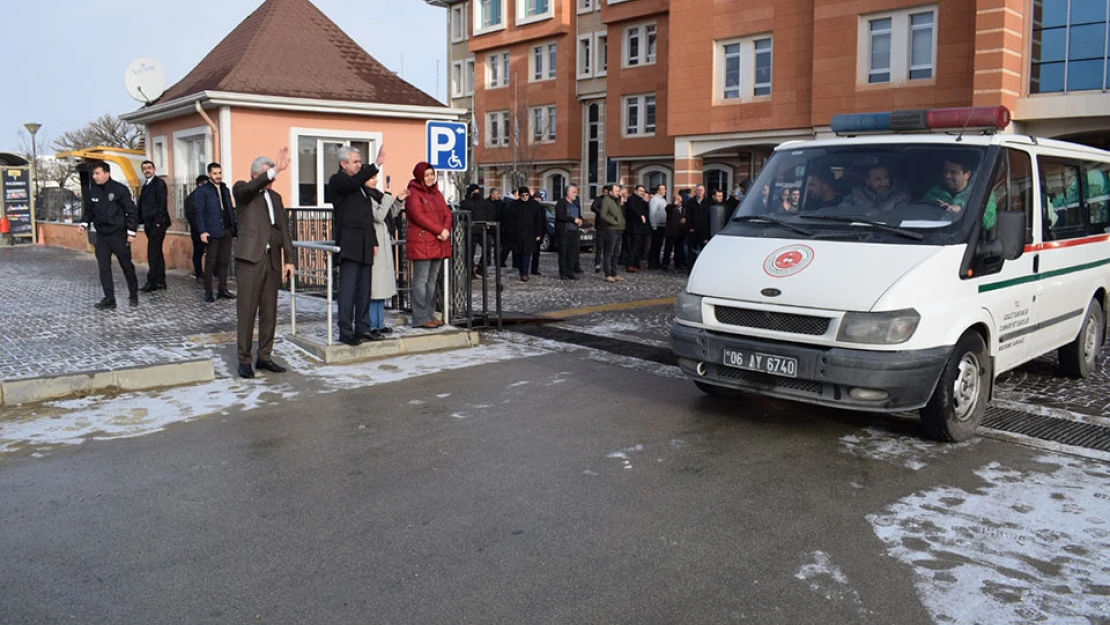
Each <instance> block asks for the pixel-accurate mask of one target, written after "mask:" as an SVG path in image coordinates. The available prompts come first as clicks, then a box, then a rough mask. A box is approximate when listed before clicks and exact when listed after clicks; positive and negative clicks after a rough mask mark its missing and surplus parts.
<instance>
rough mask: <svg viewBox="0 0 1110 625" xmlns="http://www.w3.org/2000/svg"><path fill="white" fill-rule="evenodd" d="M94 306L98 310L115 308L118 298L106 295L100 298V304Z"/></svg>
mask: <svg viewBox="0 0 1110 625" xmlns="http://www.w3.org/2000/svg"><path fill="white" fill-rule="evenodd" d="M93 308H96V309H97V310H115V309H116V300H114V299H110V298H107V297H105V298H104V299H102V300H100V303H99V304H96V305H95V306H93Z"/></svg>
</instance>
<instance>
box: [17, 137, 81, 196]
mask: <svg viewBox="0 0 1110 625" xmlns="http://www.w3.org/2000/svg"><path fill="white" fill-rule="evenodd" d="M49 145H50V137H49V135H47V134H46V133H45V132H43V131H41V130H40V131H39V132H38V133H36V134H35V146H34V148H35V149H34V150H32V148H31V135H30V134H28V133H27V132H26V131H24V130H22V129H20V131H19V151H20V154H21V155H22V156H23V157H24V158H26V159H27V161H28V162H30V161H31V160H32V158H33V156H32V155H33V154H36V153H37V154H38V162H37V163H35V187H36V189H35V190H36V193H37V192H41V191H42V187H43V184H44V183H46V182H54V183H57V185H58V186H59V187H60V188H63V189H64V188H65V187H66V185H68V184H69V182H70V180H71V179H72V178H73V174H74V171H73V168H72V167H71V166H70V165H69V163H66V162H64V161H60V160H58V159H56V158H53V157H52V156H50V148H49Z"/></svg>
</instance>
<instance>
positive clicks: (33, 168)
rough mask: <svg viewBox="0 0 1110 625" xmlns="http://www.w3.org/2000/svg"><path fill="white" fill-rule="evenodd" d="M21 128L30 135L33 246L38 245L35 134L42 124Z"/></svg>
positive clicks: (37, 187)
mask: <svg viewBox="0 0 1110 625" xmlns="http://www.w3.org/2000/svg"><path fill="white" fill-rule="evenodd" d="M23 127H24V128H26V129H27V132H29V133H31V244H32V245H34V244H36V243H38V240H37V239H38V233H37V232H36V230H37V227H36V226H35V196H37V195H38V190H39V186H38V184H39V176H38V173H39V172H38V169H39V150H38V145H37V144H36V143H35V133H37V132H38V131H39V128H42V124H36V123H35V122H27V123H26V124H23Z"/></svg>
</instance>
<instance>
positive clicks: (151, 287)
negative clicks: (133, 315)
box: [139, 282, 158, 293]
mask: <svg viewBox="0 0 1110 625" xmlns="http://www.w3.org/2000/svg"><path fill="white" fill-rule="evenodd" d="M139 290H140V291H142V292H143V293H153V292H155V291H157V290H158V285H157V284H154V283H153V282H147V283H146V284H144V285H143V288H141V289H139Z"/></svg>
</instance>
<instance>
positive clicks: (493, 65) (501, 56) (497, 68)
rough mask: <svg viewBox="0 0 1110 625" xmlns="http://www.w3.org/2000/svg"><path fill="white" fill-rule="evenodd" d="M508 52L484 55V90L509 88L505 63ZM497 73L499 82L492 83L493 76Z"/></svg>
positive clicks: (506, 64)
mask: <svg viewBox="0 0 1110 625" xmlns="http://www.w3.org/2000/svg"><path fill="white" fill-rule="evenodd" d="M508 56H509V53H508V52H491V53H489V54H487V55H486V90H487V91H488V90H490V89H503V88H505V87H508V86H509V72H508V71H507V70H508V63H506V62H505V59H506V57H508ZM495 72H497V74H498V75H499V76H500V81H499V82H497V83H494V82H493V75H494V73H495Z"/></svg>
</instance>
